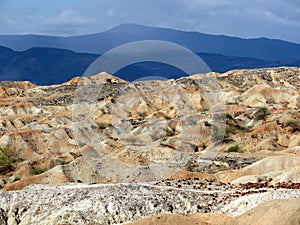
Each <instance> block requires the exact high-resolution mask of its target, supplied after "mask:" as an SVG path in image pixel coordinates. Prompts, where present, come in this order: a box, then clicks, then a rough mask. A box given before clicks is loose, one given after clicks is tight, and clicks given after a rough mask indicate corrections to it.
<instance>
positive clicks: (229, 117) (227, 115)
mask: <svg viewBox="0 0 300 225" xmlns="http://www.w3.org/2000/svg"><path fill="white" fill-rule="evenodd" d="M225 117H226V119H228V120H233V117H232V116H231V115H230V114H228V113H226V114H225Z"/></svg>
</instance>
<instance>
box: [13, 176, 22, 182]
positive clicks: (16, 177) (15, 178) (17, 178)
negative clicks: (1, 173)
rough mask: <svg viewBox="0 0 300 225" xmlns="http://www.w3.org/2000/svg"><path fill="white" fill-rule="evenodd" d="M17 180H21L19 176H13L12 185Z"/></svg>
mask: <svg viewBox="0 0 300 225" xmlns="http://www.w3.org/2000/svg"><path fill="white" fill-rule="evenodd" d="M18 180H21V177H20V176H15V177H14V179H13V181H12V183H14V182H17V181H18Z"/></svg>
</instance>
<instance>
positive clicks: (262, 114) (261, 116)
mask: <svg viewBox="0 0 300 225" xmlns="http://www.w3.org/2000/svg"><path fill="white" fill-rule="evenodd" d="M269 115H271V113H270V112H269V111H268V109H267V108H265V107H263V108H259V109H258V110H257V111H256V112H255V114H254V116H255V120H263V121H264V122H266V118H267V117H268V116H269Z"/></svg>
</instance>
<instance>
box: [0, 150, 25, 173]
mask: <svg viewBox="0 0 300 225" xmlns="http://www.w3.org/2000/svg"><path fill="white" fill-rule="evenodd" d="M19 161H22V159H21V158H16V157H15V149H14V150H12V149H11V148H10V146H9V145H7V146H5V147H1V148H0V174H5V173H8V172H10V171H12V169H13V165H12V164H14V163H16V162H19Z"/></svg>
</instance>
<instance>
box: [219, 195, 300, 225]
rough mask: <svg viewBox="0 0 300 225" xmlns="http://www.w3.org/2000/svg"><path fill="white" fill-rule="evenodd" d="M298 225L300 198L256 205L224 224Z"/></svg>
mask: <svg viewBox="0 0 300 225" xmlns="http://www.w3.org/2000/svg"><path fill="white" fill-rule="evenodd" d="M241 224H243V225H253V224H255V225H296V224H300V199H283V200H272V201H269V202H266V203H264V204H261V205H259V206H258V207H255V208H253V209H251V210H249V211H247V212H246V213H244V214H243V215H241V216H238V217H234V218H232V219H231V220H229V221H228V222H226V223H225V224H224V225H241Z"/></svg>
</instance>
